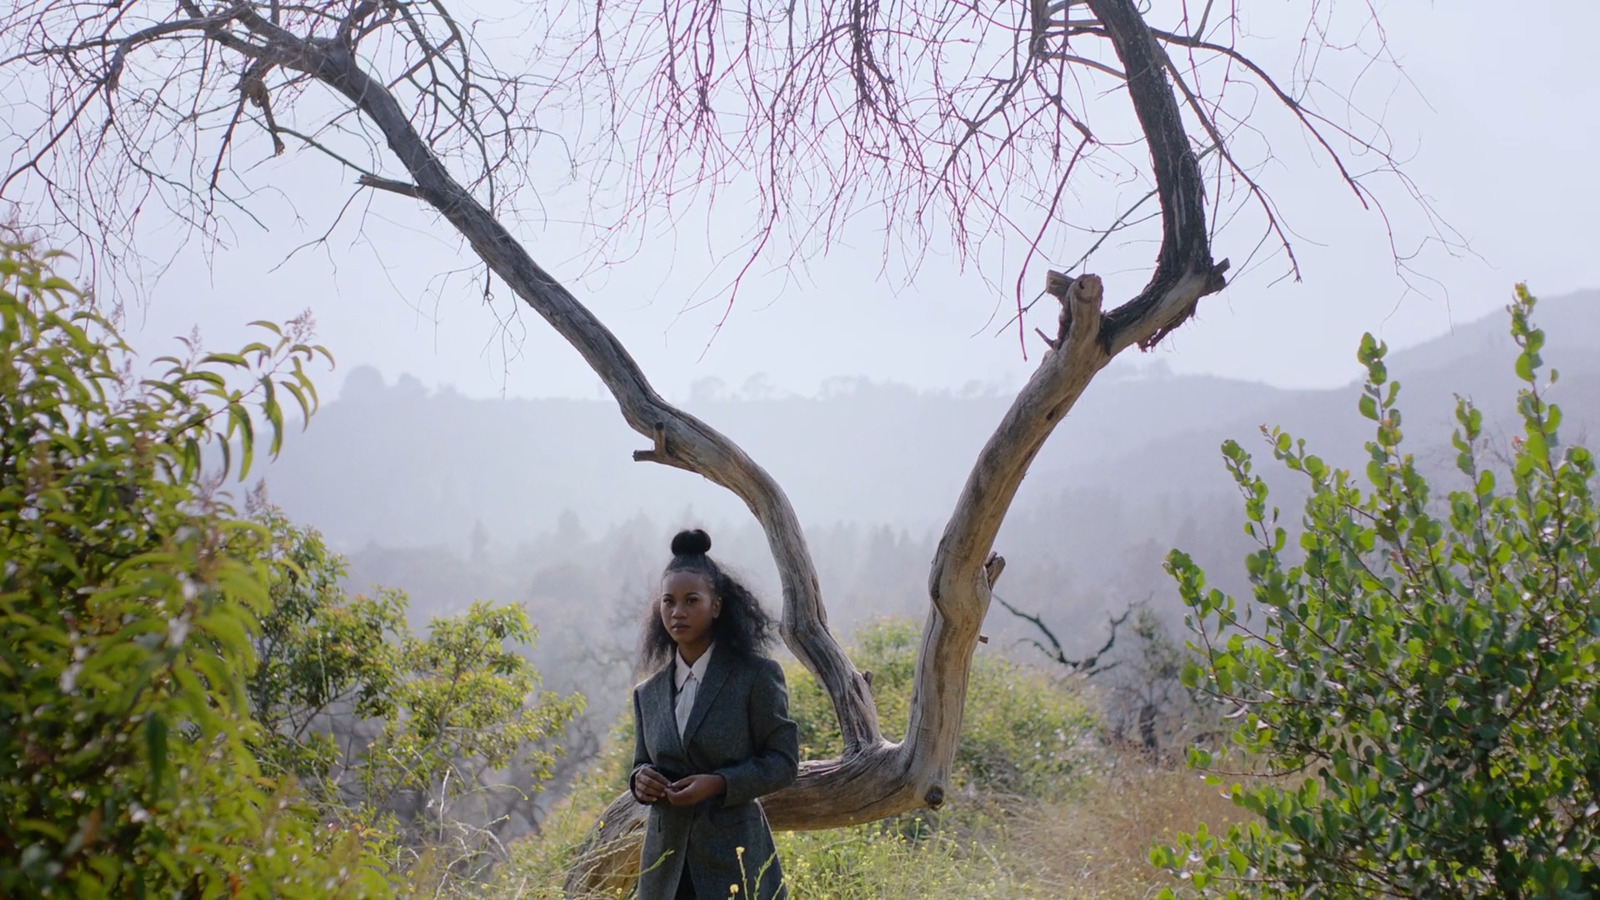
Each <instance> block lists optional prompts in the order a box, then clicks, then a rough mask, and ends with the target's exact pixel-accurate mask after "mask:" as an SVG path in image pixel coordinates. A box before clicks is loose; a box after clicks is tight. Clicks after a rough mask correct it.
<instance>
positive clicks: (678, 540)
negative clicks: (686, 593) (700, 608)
mask: <svg viewBox="0 0 1600 900" xmlns="http://www.w3.org/2000/svg"><path fill="white" fill-rule="evenodd" d="M710 550H711V535H709V534H706V533H705V532H704V531H702V530H700V529H698V528H695V529H692V530H689V531H680V532H678V533H677V535H676V536H674V537H673V539H672V561H671V562H669V563H667V567H666V568H665V569H663V570H662V571H661V575H662V577H663V578H664V577H666V576H667V575H669V574H671V573H673V572H694V573H697V574H699V575H703V576H705V579H706V581H708V582H710V584H711V590H712V592H713V593H715V594H716V596H717V599H719V600H721V601H722V613H721V615H719V616H717V617H716V618H715V619H713V620H712V622H711V635H712V639H713V640H715V641H716V642H717V652H718V653H722V652H729V653H734V654H737V655H739V656H763V655H765V652H766V650H767V648H768V647H770V646H771V645H772V642H773V637H774V635H775V633H776V632H777V622H776V621H775V620H774V619H773V618H772V617H771V616H769V615H767V612H766V610H764V609H762V608H761V601H759V600H757V599H756V596H755V594H752V593H751V592H750V589H749V588H747V587H745V586H744V585H743V584H741V583H740V582H739V579H737V578H735V577H733V576H732V575H730V574H729V573H728V572H727V571H725V570H724V569H723V568H722V567H721V566H719V565H717V562H716V560H714V559H712V558H711V557H709V556H707V555H706V554H707V553H708V552H709V551H710ZM677 650H678V645H677V643H676V642H675V641H673V640H672V635H670V634H668V633H667V629H666V627H665V626H663V625H662V624H661V614H660V611H659V607H658V606H657V604H656V602H655V601H654V600H653V599H652V600H651V602H650V604H649V605H648V607H647V608H646V610H645V618H644V623H643V629H642V632H641V634H640V639H639V671H641V672H649V671H652V670H654V669H657V668H659V667H661V666H663V665H666V664H667V663H668V662H670V661H671V660H672V655H673V654H674V653H676V652H677Z"/></svg>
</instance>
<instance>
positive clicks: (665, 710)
mask: <svg viewBox="0 0 1600 900" xmlns="http://www.w3.org/2000/svg"><path fill="white" fill-rule="evenodd" d="M707 668H710V667H709V666H707ZM643 695H644V696H643V699H644V701H645V703H647V704H648V706H647V707H646V708H645V710H644V714H645V717H646V718H647V719H649V720H650V722H651V724H652V725H653V726H654V729H655V730H656V732H657V733H658V736H659V740H660V741H661V747H662V749H663V750H665V751H666V753H665V754H664V755H668V756H671V757H674V758H676V759H686V757H687V754H685V753H684V752H683V741H682V740H680V739H679V737H678V719H677V716H675V715H674V714H673V712H672V665H671V664H670V663H669V664H668V665H667V667H666V668H665V669H662V670H661V671H660V672H658V673H657V674H656V676H655V677H654V678H652V679H650V683H649V684H646V685H645V689H644V691H643ZM662 732H665V734H661V733H662Z"/></svg>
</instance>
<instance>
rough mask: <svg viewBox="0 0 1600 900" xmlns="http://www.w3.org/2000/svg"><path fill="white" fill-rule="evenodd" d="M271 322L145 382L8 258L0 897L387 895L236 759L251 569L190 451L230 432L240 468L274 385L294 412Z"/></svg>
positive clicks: (243, 712)
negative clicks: (261, 331)
mask: <svg viewBox="0 0 1600 900" xmlns="http://www.w3.org/2000/svg"><path fill="white" fill-rule="evenodd" d="M264 327H265V328H267V329H268V330H270V331H272V332H273V334H274V338H273V339H272V343H271V344H270V345H269V344H266V343H256V344H252V345H251V346H250V347H248V348H246V349H245V350H244V351H243V352H242V353H240V354H213V355H209V356H205V357H202V358H200V359H198V360H188V361H185V360H177V359H167V360H164V361H158V362H165V364H166V365H167V368H166V370H165V371H164V372H162V373H161V375H160V377H158V378H153V379H150V380H145V381H138V380H136V379H135V378H133V377H132V376H131V375H130V374H129V372H130V371H131V369H130V368H128V367H125V366H124V365H123V363H124V361H125V360H126V359H127V356H128V355H127V351H126V348H125V346H124V345H123V344H122V343H121V341H120V340H119V339H118V338H117V335H116V333H115V331H114V330H113V329H112V327H111V325H110V324H109V323H108V322H107V321H106V320H104V319H103V318H101V317H99V316H97V315H95V314H94V313H92V312H89V311H87V309H86V308H84V304H82V302H81V301H79V300H78V298H77V296H76V294H75V292H74V291H73V289H72V288H71V287H70V285H68V284H67V283H66V282H64V281H62V280H61V279H59V278H56V277H53V276H52V275H51V274H50V271H49V269H48V257H45V258H40V257H39V256H36V255H34V254H33V253H32V252H31V251H30V250H29V248H27V247H22V246H16V245H9V246H4V247H0V559H3V560H4V562H3V563H0V721H3V722H4V723H5V725H4V727H0V896H8V897H22V896H62V897H97V896H108V895H116V896H143V895H146V894H157V895H165V896H174V895H184V896H216V895H239V894H243V895H246V896H281V895H292V896H334V895H341V894H348V895H354V894H366V893H385V892H387V891H388V885H387V883H386V881H385V879H384V875H383V872H382V871H381V870H380V869H379V868H377V867H376V866H375V865H373V864H372V863H371V859H370V857H368V856H367V855H366V854H365V848H364V847H363V846H362V845H361V844H360V843H359V842H358V840H357V839H356V838H354V837H342V838H340V839H338V840H331V839H328V838H326V837H320V836H319V835H318V833H317V831H316V829H315V828H314V823H313V822H312V820H311V819H310V817H309V816H307V815H306V814H305V813H304V810H303V809H302V808H301V807H300V806H299V804H298V803H297V802H296V800H295V798H294V797H293V795H292V794H291V793H290V790H289V788H288V787H287V785H286V784H274V783H273V782H272V781H271V780H268V779H264V778H262V777H261V773H260V771H259V769H258V767H257V764H256V760H255V757H254V755H253V754H252V752H251V740H252V736H253V734H254V730H255V725H254V723H253V722H252V721H251V719H250V716H249V713H248V703H247V697H246V692H245V689H244V678H245V675H246V674H247V673H248V672H249V671H250V666H251V660H252V647H251V637H250V635H251V629H252V627H253V626H254V623H255V616H256V615H257V614H259V613H260V612H261V611H262V610H263V608H264V606H265V604H266V602H267V595H266V591H265V588H264V583H265V578H264V572H263V570H262V567H261V566H260V565H259V564H255V563H251V562H246V561H242V560H240V559H239V558H237V557H236V556H235V555H234V554H232V553H231V552H230V550H231V548H232V547H234V546H235V545H236V543H237V541H238V539H239V536H240V534H241V533H242V532H245V531H249V530H251V529H253V528H254V527H255V526H252V525H249V524H246V523H242V522H240V521H239V520H238V519H237V518H236V517H234V516H233V515H232V510H231V509H230V507H229V506H228V503H227V501H226V499H225V498H224V497H222V496H221V495H219V494H217V493H216V492H215V491H214V490H213V485H214V484H215V483H214V482H211V481H208V480H207V479H206V478H203V477H202V475H203V472H202V465H201V463H202V459H201V450H202V447H204V446H206V445H208V444H212V445H217V444H220V446H221V447H223V448H227V446H228V444H227V442H228V441H229V440H234V441H237V442H238V448H239V454H238V459H237V460H234V459H232V458H231V457H232V454H231V452H225V453H224V462H223V469H222V471H223V473H224V474H225V473H227V472H228V471H229V470H230V469H231V468H232V464H233V463H234V462H237V463H238V466H237V471H238V472H239V474H240V477H243V474H244V473H245V472H246V471H248V468H249V465H250V458H251V455H252V451H253V449H254V444H255V441H254V425H255V423H254V417H255V416H256V415H260V416H261V417H262V418H263V419H265V421H266V423H267V426H268V428H269V431H268V436H269V437H270V444H271V447H272V448H273V449H274V450H275V449H276V447H277V446H278V442H279V440H280V439H281V436H282V426H283V418H282V411H281V409H280V408H279V407H278V405H277V402H276V397H277V394H278V392H279V391H283V392H285V393H287V394H289V395H291V396H293V397H295V398H296V399H297V401H299V402H300V403H302V405H304V406H305V410H304V411H305V412H306V413H307V414H308V415H309V413H310V407H311V405H312V404H313V401H314V397H315V394H314V393H313V392H312V390H311V387H310V384H309V382H308V381H307V380H306V378H305V376H304V373H303V370H302V368H301V366H302V363H303V362H304V361H305V360H308V359H309V358H311V356H312V355H313V354H314V352H315V349H316V348H312V347H309V346H307V345H305V344H304V343H302V342H301V337H302V331H303V329H302V328H297V327H294V326H291V330H290V332H289V334H287V335H285V334H283V333H282V332H281V330H280V329H278V328H277V327H276V326H270V325H265V326H264ZM284 370H289V371H288V374H283V373H284ZM235 371H237V372H243V373H244V374H245V375H246V376H247V378H248V381H247V382H246V386H245V387H243V388H236V387H233V386H232V385H231V384H230V382H229V380H228V378H227V377H226V375H227V374H228V373H231V372H235ZM218 439H220V440H218Z"/></svg>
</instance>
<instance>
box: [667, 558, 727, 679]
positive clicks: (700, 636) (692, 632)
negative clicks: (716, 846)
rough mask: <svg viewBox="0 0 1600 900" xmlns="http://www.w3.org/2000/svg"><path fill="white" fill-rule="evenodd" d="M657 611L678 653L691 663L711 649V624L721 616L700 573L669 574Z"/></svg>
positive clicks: (719, 607) (720, 607) (708, 583)
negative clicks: (676, 646) (707, 649)
mask: <svg viewBox="0 0 1600 900" xmlns="http://www.w3.org/2000/svg"><path fill="white" fill-rule="evenodd" d="M656 610H657V612H658V613H659V614H660V615H661V625H662V627H664V628H666V629H667V634H668V635H671V637H672V640H673V642H674V643H676V644H677V645H678V651H679V652H680V653H682V654H683V658H684V659H686V660H688V661H689V662H691V663H692V662H694V661H695V660H696V659H698V658H699V657H700V654H702V653H704V652H705V650H706V648H707V647H709V646H711V622H712V620H713V619H715V618H716V617H717V616H718V615H720V614H721V613H722V601H721V600H718V599H717V596H716V594H715V593H714V592H713V591H712V590H711V583H710V582H709V581H707V580H706V577H705V576H704V575H701V574H700V573H699V572H668V573H667V574H666V575H665V576H663V577H662V579H661V597H660V599H659V600H658V601H657V602H656Z"/></svg>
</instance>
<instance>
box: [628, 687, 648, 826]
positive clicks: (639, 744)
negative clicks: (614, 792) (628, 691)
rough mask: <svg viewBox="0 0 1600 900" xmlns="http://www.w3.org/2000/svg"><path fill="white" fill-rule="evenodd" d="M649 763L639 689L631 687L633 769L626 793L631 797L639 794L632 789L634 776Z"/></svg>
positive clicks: (637, 797)
mask: <svg viewBox="0 0 1600 900" xmlns="http://www.w3.org/2000/svg"><path fill="white" fill-rule="evenodd" d="M648 765H650V750H649V749H648V748H647V747H645V745H644V708H643V706H642V705H641V704H640V703H639V689H638V688H634V689H633V770H632V771H631V772H629V773H628V793H630V794H633V799H634V800H638V801H639V802H640V803H643V802H644V801H643V800H639V795H638V794H637V793H636V792H635V791H634V789H633V779H634V776H636V775H638V774H639V770H640V769H642V768H644V767H645V766H648Z"/></svg>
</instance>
